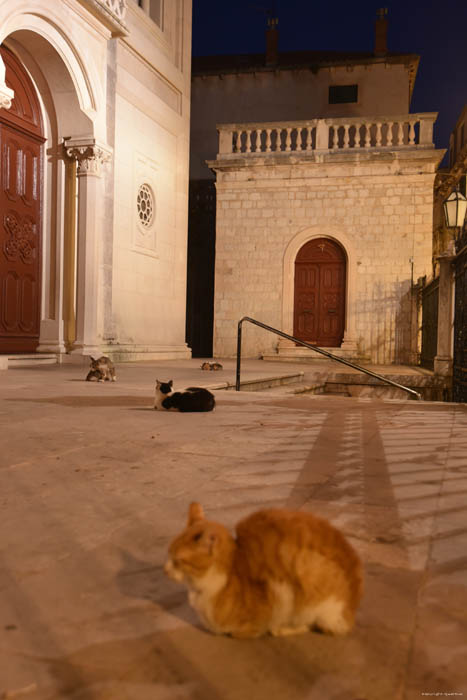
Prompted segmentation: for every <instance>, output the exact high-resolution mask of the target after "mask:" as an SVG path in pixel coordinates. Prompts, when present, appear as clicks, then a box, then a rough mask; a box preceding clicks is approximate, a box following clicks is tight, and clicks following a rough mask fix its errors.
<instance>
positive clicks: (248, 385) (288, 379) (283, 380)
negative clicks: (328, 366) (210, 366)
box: [207, 372, 303, 391]
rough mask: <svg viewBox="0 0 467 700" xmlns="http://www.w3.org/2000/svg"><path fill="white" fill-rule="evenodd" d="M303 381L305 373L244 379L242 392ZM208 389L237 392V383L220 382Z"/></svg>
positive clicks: (241, 386)
mask: <svg viewBox="0 0 467 700" xmlns="http://www.w3.org/2000/svg"><path fill="white" fill-rule="evenodd" d="M302 381H303V372H293V373H287V374H278V375H275V376H273V377H257V378H255V379H242V380H241V381H240V391H265V390H267V389H271V388H272V387H279V386H282V385H287V384H293V383H300V382H302ZM207 388H208V389H217V390H219V389H224V390H225V391H232V390H235V382H220V383H218V384H211V385H209V386H208V387H207Z"/></svg>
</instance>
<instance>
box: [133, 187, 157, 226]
mask: <svg viewBox="0 0 467 700" xmlns="http://www.w3.org/2000/svg"><path fill="white" fill-rule="evenodd" d="M136 206H137V208H138V217H139V221H140V223H141V224H142V225H143V226H144V228H146V229H147V228H149V227H150V226H151V224H152V223H153V221H154V210H155V203H154V194H153V192H152V189H151V188H150V187H149V185H148V184H146V183H144V184H143V185H141V187H140V188H139V190H138V196H137V198H136Z"/></svg>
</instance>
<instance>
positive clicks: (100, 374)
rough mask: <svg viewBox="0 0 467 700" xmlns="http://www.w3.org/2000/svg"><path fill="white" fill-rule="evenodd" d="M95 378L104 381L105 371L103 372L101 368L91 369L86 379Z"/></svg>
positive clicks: (90, 380)
mask: <svg viewBox="0 0 467 700" xmlns="http://www.w3.org/2000/svg"><path fill="white" fill-rule="evenodd" d="M93 379H95V380H96V381H97V382H104V381H105V376H104V372H101V370H100V369H90V370H89V372H88V374H87V377H86V381H87V382H92V380H93Z"/></svg>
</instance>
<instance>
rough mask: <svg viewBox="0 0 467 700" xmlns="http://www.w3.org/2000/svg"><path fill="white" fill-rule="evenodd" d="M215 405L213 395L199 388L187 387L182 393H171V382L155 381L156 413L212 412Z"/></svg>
mask: <svg viewBox="0 0 467 700" xmlns="http://www.w3.org/2000/svg"><path fill="white" fill-rule="evenodd" d="M215 405H216V400H215V398H214V394H211V392H210V391H208V389H203V387H200V386H189V387H188V389H185V390H184V391H173V381H172V379H171V380H170V381H169V382H160V381H159V380H158V379H157V380H156V391H155V394H154V409H155V410H156V411H161V410H162V411H164V410H165V411H181V412H182V413H190V412H195V411H198V412H201V411H212V410H213V408H214V406H215Z"/></svg>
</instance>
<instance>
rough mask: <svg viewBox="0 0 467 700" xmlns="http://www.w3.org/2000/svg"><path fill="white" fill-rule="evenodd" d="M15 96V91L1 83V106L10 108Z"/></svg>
mask: <svg viewBox="0 0 467 700" xmlns="http://www.w3.org/2000/svg"><path fill="white" fill-rule="evenodd" d="M14 96H15V93H14V91H13V90H12V89H11V88H9V87H7V86H6V85H0V108H3V109H10V107H11V103H12V101H13V98H14Z"/></svg>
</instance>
